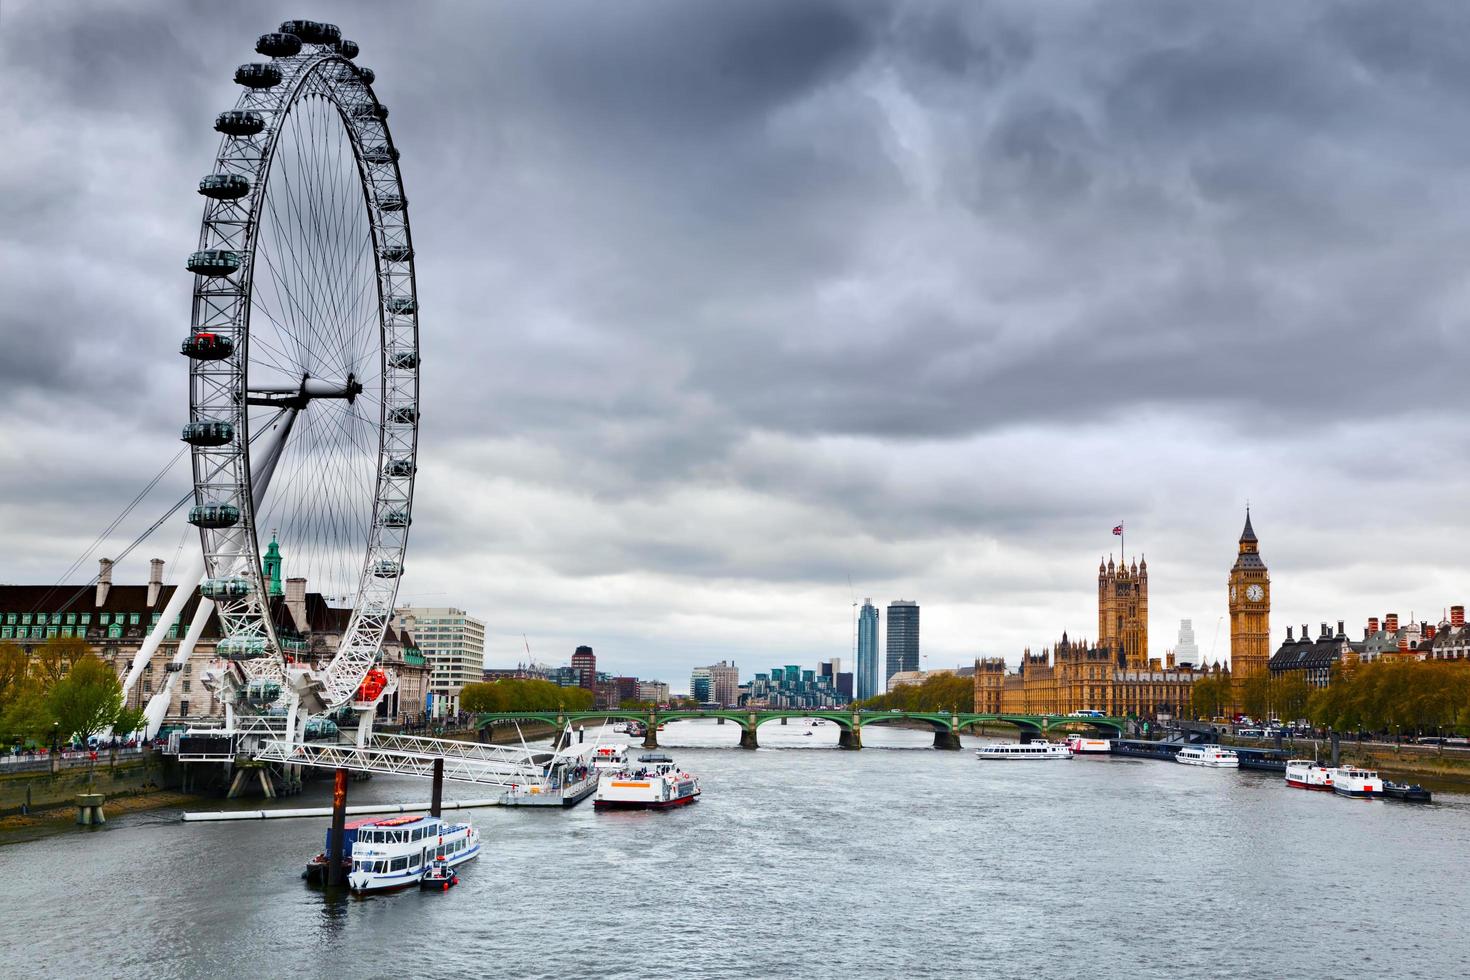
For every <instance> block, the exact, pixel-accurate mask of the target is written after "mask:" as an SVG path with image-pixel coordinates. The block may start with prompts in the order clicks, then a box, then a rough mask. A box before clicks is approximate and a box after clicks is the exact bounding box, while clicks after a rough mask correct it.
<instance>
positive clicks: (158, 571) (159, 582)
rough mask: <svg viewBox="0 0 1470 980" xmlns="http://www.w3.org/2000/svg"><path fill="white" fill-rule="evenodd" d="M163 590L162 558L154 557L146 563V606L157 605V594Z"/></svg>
mask: <svg viewBox="0 0 1470 980" xmlns="http://www.w3.org/2000/svg"><path fill="white" fill-rule="evenodd" d="M162 591H163V559H162V558H155V559H153V560H152V561H150V562H149V563H148V608H149V609H152V608H153V607H154V606H156V605H158V594H159V593H160V592H162Z"/></svg>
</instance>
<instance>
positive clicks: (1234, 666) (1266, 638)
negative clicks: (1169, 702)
mask: <svg viewBox="0 0 1470 980" xmlns="http://www.w3.org/2000/svg"><path fill="white" fill-rule="evenodd" d="M1270 658H1271V575H1270V573H1268V572H1267V571H1266V563H1265V562H1263V561H1261V554H1260V548H1259V545H1258V543H1257V541H1256V532H1255V529H1254V528H1252V527H1251V512H1250V508H1246V512H1245V530H1244V531H1241V532H1240V554H1239V555H1237V556H1236V559H1235V567H1234V568H1232V569H1230V674H1231V677H1232V678H1233V680H1234V683H1233V684H1232V686H1233V687H1234V689H1235V705H1236V708H1237V709H1239V707H1240V704H1241V689H1242V686H1243V685H1244V683H1245V680H1246V678H1248V677H1252V676H1254V675H1256V674H1260V673H1264V672H1265V670H1266V662H1267V661H1268V660H1270Z"/></svg>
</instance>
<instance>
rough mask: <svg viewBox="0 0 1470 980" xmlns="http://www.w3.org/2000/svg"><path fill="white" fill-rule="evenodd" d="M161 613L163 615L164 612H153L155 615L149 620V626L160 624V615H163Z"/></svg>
mask: <svg viewBox="0 0 1470 980" xmlns="http://www.w3.org/2000/svg"><path fill="white" fill-rule="evenodd" d="M161 615H162V613H154V614H153V617H152V618H151V619H149V620H148V625H149V626H157V625H158V617H159V616H161Z"/></svg>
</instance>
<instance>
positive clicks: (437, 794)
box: [429, 755, 444, 817]
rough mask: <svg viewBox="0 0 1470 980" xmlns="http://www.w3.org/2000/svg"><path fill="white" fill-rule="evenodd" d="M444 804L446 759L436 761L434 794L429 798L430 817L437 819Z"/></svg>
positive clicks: (440, 757) (439, 758) (441, 758)
mask: <svg viewBox="0 0 1470 980" xmlns="http://www.w3.org/2000/svg"><path fill="white" fill-rule="evenodd" d="M443 802H444V757H443V756H442V755H441V756H439V757H438V758H437V759H435V760H434V792H433V794H432V795H431V796H430V797H429V816H431V817H437V816H438V815H439V811H440V810H441V809H443Z"/></svg>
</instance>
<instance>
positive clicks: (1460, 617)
mask: <svg viewBox="0 0 1470 980" xmlns="http://www.w3.org/2000/svg"><path fill="white" fill-rule="evenodd" d="M1450 625H1451V626H1453V627H1454V628H1455V629H1459V628H1460V627H1461V626H1464V625H1465V607H1464V606H1450Z"/></svg>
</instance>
